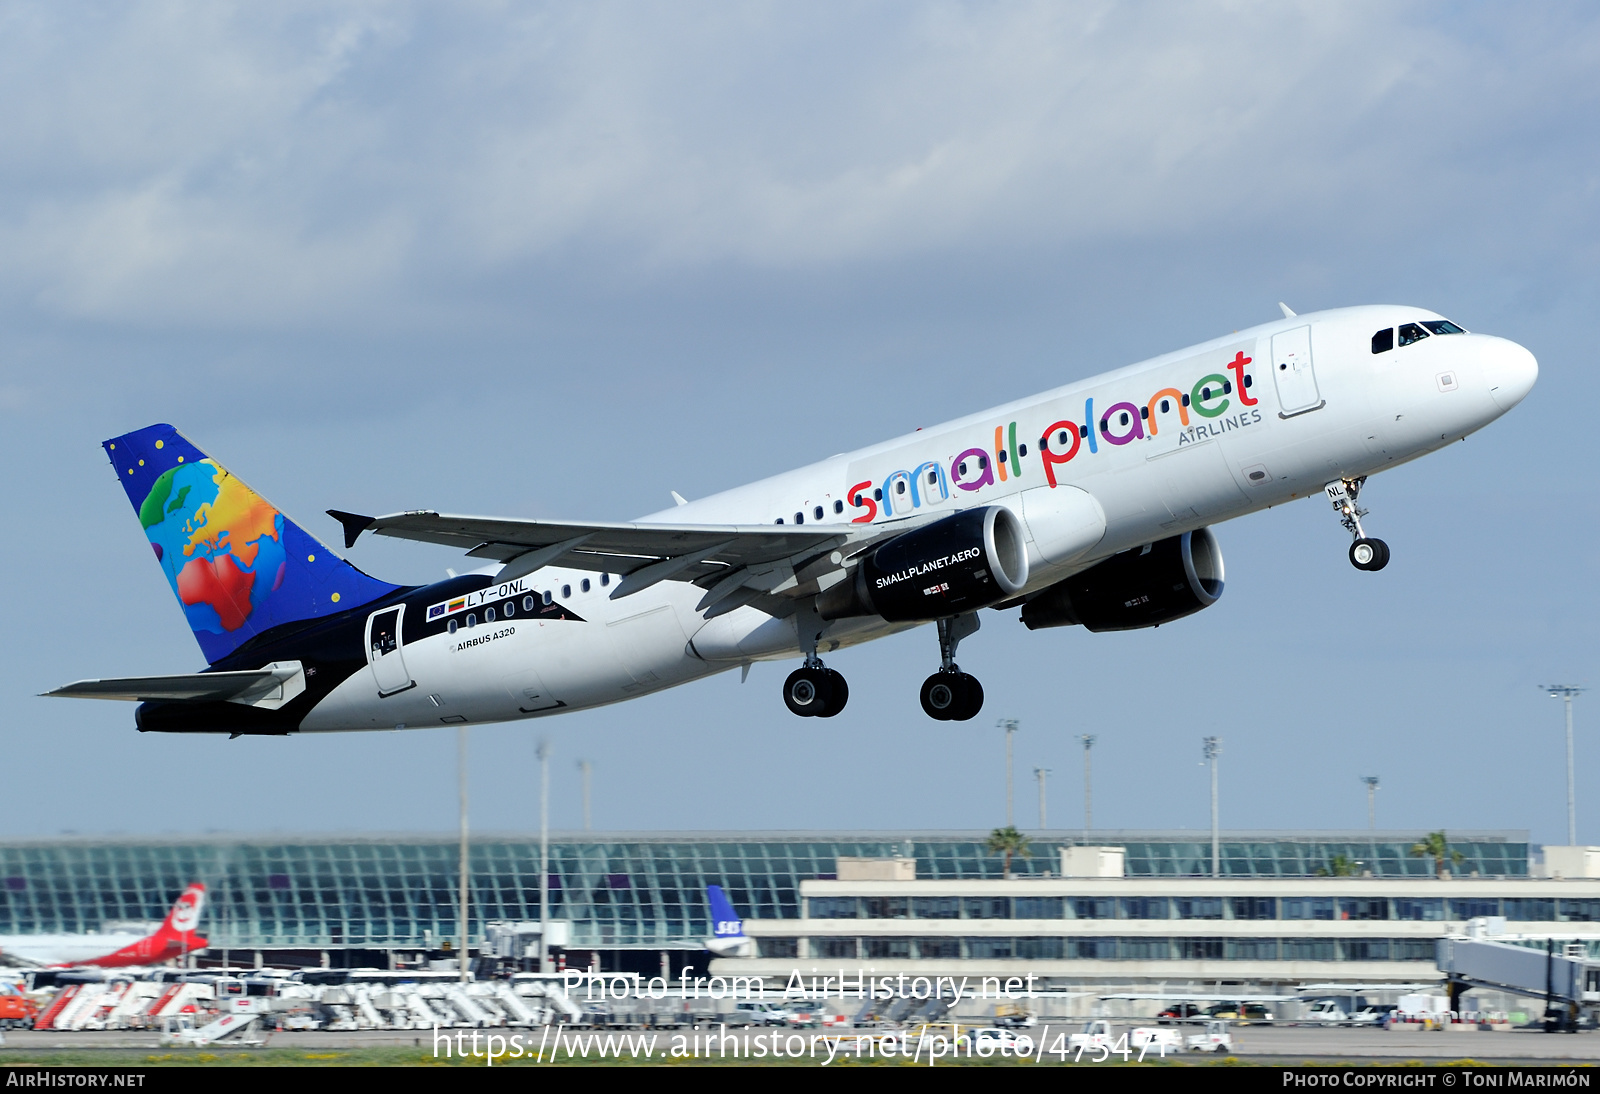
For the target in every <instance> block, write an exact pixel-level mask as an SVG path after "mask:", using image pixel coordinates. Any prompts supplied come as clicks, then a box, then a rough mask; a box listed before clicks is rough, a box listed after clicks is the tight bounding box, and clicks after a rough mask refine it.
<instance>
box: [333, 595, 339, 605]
mask: <svg viewBox="0 0 1600 1094" xmlns="http://www.w3.org/2000/svg"><path fill="white" fill-rule="evenodd" d="M333 602H334V603H335V604H337V603H339V594H338V593H334V594H333Z"/></svg>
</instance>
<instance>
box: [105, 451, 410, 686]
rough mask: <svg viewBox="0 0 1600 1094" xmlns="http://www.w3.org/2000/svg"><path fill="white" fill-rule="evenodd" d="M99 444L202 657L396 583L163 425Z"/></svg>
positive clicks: (218, 655)
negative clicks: (345, 555)
mask: <svg viewBox="0 0 1600 1094" xmlns="http://www.w3.org/2000/svg"><path fill="white" fill-rule="evenodd" d="M105 451H106V455H107V456H109V457H110V458H111V465H112V467H114V468H115V469H116V472H117V478H118V479H120V480H121V482H122V488H123V489H124V490H125V491H127V494H128V500H129V501H130V502H132V503H133V509H134V512H136V513H137V514H138V515H139V523H140V524H141V525H143V526H144V533H145V536H146V538H148V539H149V541H150V546H151V547H152V548H154V550H155V554H156V561H157V562H158V563H159V564H160V565H161V569H162V572H163V573H165V574H166V575H167V583H168V584H169V585H171V586H172V591H173V594H174V595H176V596H177V598H178V602H179V603H180V604H181V605H182V606H183V613H184V615H185V616H186V617H187V618H188V621H189V627H190V629H191V630H193V631H194V636H195V640H196V641H198V642H199V643H200V649H201V651H202V652H203V653H204V654H205V658H206V660H207V661H208V662H211V663H215V662H217V661H220V660H222V659H223V658H224V657H226V656H228V654H230V653H232V652H233V651H234V650H236V649H238V648H239V647H240V646H241V645H243V644H244V643H245V642H247V641H249V640H250V639H251V638H254V637H255V636H256V635H258V634H261V633H262V632H264V631H267V630H270V629H272V628H273V627H276V626H279V625H281V624H284V623H291V622H295V621H297V620H302V619H316V618H320V617H322V616H325V615H332V614H334V613H336V612H342V611H345V610H347V609H350V608H355V607H359V606H360V605H362V604H365V603H368V602H370V601H372V600H376V599H377V598H379V597H381V596H385V595H387V594H388V593H391V592H393V591H394V590H395V589H397V588H399V586H396V585H391V584H389V583H388V582H386V581H379V580H377V579H376V578H373V577H368V576H367V575H366V574H364V573H362V572H361V571H360V570H358V569H356V568H355V567H354V566H352V565H350V563H348V562H346V561H344V560H343V559H341V558H339V557H338V556H337V555H335V554H334V553H333V552H332V551H331V550H329V549H328V548H327V547H326V546H324V545H323V544H322V543H321V542H319V541H318V540H317V539H316V537H314V536H312V535H311V534H310V533H309V532H307V531H305V530H304V529H303V528H301V527H300V526H299V525H298V524H296V523H295V522H294V521H292V520H290V519H289V518H288V517H286V516H284V515H283V513H281V512H279V511H278V509H277V508H275V507H274V506H273V505H272V504H271V503H270V502H268V501H267V500H266V499H265V498H263V497H262V496H261V495H260V494H257V493H256V492H255V491H254V490H251V489H250V488H249V487H248V486H246V485H245V484H244V483H243V482H240V481H239V480H238V479H237V478H235V477H234V476H233V475H231V474H229V473H228V471H227V469H226V468H224V467H223V466H222V465H221V464H219V463H218V462H217V461H216V460H213V459H212V458H211V457H209V456H207V455H206V454H205V453H204V452H202V451H200V450H199V449H198V448H196V447H195V446H194V445H193V444H192V443H191V442H190V441H189V439H188V438H187V437H185V436H184V435H183V434H181V433H179V432H178V431H177V430H176V429H174V428H173V427H172V426H170V425H152V426H146V427H145V428H144V429H139V430H135V431H134V432H132V433H126V434H124V435H122V436H120V437H113V438H112V439H111V440H109V441H106V442H105Z"/></svg>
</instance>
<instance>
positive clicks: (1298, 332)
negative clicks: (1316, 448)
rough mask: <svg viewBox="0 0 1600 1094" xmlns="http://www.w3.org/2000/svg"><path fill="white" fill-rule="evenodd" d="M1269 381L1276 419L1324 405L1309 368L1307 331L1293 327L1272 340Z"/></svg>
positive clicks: (1292, 415)
mask: <svg viewBox="0 0 1600 1094" xmlns="http://www.w3.org/2000/svg"><path fill="white" fill-rule="evenodd" d="M1272 379H1273V381H1274V382H1275V383H1276V384H1277V388H1278V406H1279V410H1278V417H1280V418H1292V417H1294V416H1295V415H1296V414H1305V413H1307V412H1309V411H1312V410H1321V409H1322V407H1323V406H1324V405H1325V404H1324V402H1323V399H1322V396H1321V395H1320V394H1319V393H1318V392H1317V374H1316V373H1315V372H1314V371H1313V370H1312V367H1311V328H1310V327H1309V326H1307V327H1296V328H1295V329H1294V330H1286V331H1284V332H1283V333H1281V334H1274V335H1273V336H1272Z"/></svg>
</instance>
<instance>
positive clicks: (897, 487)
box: [894, 479, 906, 494]
mask: <svg viewBox="0 0 1600 1094" xmlns="http://www.w3.org/2000/svg"><path fill="white" fill-rule="evenodd" d="M894 492H895V493H896V494H904V493H905V492H906V480H905V479H896V480H895V483H894Z"/></svg>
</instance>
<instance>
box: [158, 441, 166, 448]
mask: <svg viewBox="0 0 1600 1094" xmlns="http://www.w3.org/2000/svg"><path fill="white" fill-rule="evenodd" d="M166 446H167V442H166V441H157V442H156V447H157V448H165V447H166Z"/></svg>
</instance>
